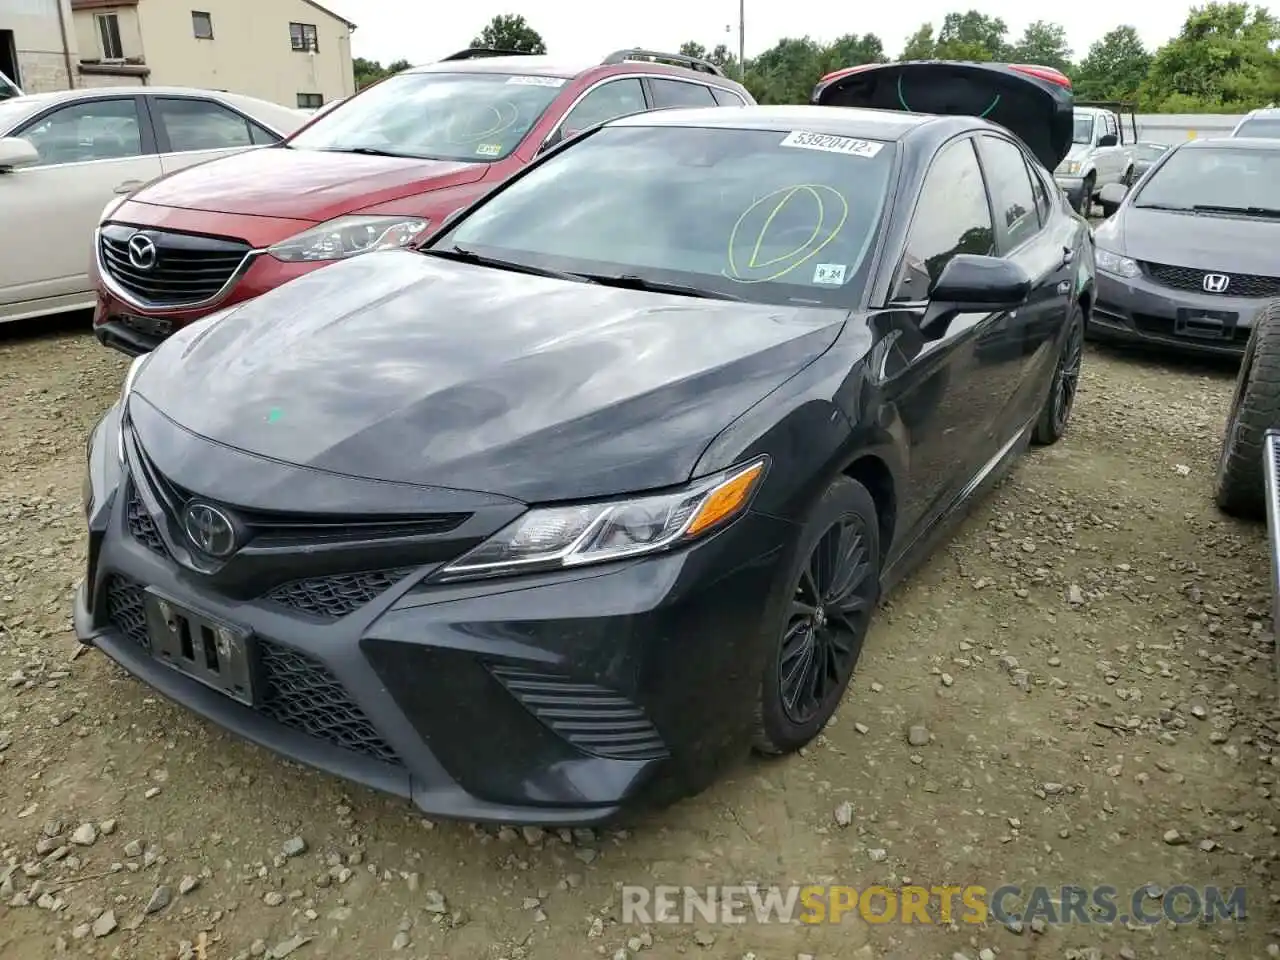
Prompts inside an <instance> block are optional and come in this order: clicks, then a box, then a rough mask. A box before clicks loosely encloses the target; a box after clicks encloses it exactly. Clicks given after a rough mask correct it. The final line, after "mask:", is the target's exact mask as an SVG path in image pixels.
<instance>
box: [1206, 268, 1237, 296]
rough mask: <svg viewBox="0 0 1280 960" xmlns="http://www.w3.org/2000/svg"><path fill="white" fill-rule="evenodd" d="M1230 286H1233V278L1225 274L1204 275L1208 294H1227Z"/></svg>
mask: <svg viewBox="0 0 1280 960" xmlns="http://www.w3.org/2000/svg"><path fill="white" fill-rule="evenodd" d="M1229 286H1231V278H1230V277H1228V276H1227V275H1226V274H1225V273H1206V274H1205V275H1204V289H1205V292H1206V293H1226V292H1227V287H1229Z"/></svg>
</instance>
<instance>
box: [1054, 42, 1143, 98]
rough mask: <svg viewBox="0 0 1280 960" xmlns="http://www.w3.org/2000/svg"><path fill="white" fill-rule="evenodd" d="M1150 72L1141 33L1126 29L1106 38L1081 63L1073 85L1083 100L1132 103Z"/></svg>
mask: <svg viewBox="0 0 1280 960" xmlns="http://www.w3.org/2000/svg"><path fill="white" fill-rule="evenodd" d="M1150 68H1151V53H1150V52H1149V51H1148V50H1147V48H1146V47H1145V46H1144V45H1143V43H1142V39H1141V38H1140V37H1139V36H1138V31H1137V30H1135V29H1134V28H1133V27H1131V26H1128V25H1125V26H1120V27H1116V28H1115V29H1114V30H1112V31H1110V32H1108V33H1106V34H1104V35H1103V37H1102V39H1101V40H1098V41H1097V42H1096V43H1094V45H1093V46H1091V47H1090V48H1089V53H1088V55H1087V56H1086V57H1085V58H1084V59H1083V60H1081V61H1080V66H1078V67H1077V68H1076V70H1075V75H1074V76H1073V77H1072V83H1073V85H1074V87H1075V91H1076V96H1077V97H1079V98H1080V99H1081V100H1132V99H1134V98H1135V97H1137V95H1138V87H1140V86H1141V85H1142V81H1143V80H1145V79H1146V77H1147V71H1148V70H1149V69H1150Z"/></svg>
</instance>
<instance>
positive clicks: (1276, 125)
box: [1234, 117, 1280, 139]
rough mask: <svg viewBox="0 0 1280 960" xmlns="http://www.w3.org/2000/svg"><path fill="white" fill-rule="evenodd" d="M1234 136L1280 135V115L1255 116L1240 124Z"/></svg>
mask: <svg viewBox="0 0 1280 960" xmlns="http://www.w3.org/2000/svg"><path fill="white" fill-rule="evenodd" d="M1234 136H1237V137H1264V138H1267V139H1273V138H1275V137H1280V117H1253V118H1252V119H1249V120H1246V121H1245V122H1244V123H1242V124H1240V128H1239V129H1238V130H1236V132H1235V134H1234Z"/></svg>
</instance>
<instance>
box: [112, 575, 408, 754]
mask: <svg viewBox="0 0 1280 960" xmlns="http://www.w3.org/2000/svg"><path fill="white" fill-rule="evenodd" d="M104 594H105V599H104V603H105V605H106V612H107V620H108V623H109V624H110V626H111V627H112V629H114V630H116V631H118V632H119V633H120V634H121V635H122V636H124V637H125V639H127V640H129V641H131V642H132V643H135V644H137V645H138V646H139V647H142V648H143V649H147V650H149V649H150V641H149V640H148V638H147V620H146V612H145V610H146V608H145V606H144V601H143V596H144V591H143V588H142V586H141V585H139V584H137V583H135V582H134V581H132V580H129V579H127V578H125V577H121V576H118V575H115V574H112V575H110V576H109V577H108V578H107V583H106V589H105V591H104ZM255 648H256V650H257V652H258V670H257V674H256V676H257V682H258V684H259V698H258V703H257V705H256V706H255V708H254V709H256V710H257V711H258V712H259V713H261V714H262V715H263V716H265V717H268V718H269V719H271V720H274V721H275V722H276V723H279V724H281V725H283V726H286V727H289V728H291V729H294V730H298V731H301V732H302V733H305V734H307V735H308V736H312V737H315V738H316V739H318V740H324V741H326V742H328V743H331V744H333V745H334V746H337V747H341V748H342V749H344V750H351V751H353V752H355V753H360V754H363V755H365V756H368V757H372V758H373V759H375V760H380V761H382V762H383V763H391V764H397V765H400V764H401V761H400V758H399V757H398V756H397V755H396V752H395V751H394V750H392V749H391V746H390V745H389V744H388V743H387V742H386V741H385V740H383V739H382V737H381V736H380V735H379V733H378V731H377V730H375V729H374V727H373V724H372V723H370V722H369V718H368V717H366V716H365V715H364V711H362V710H361V709H360V708H359V707H358V706H357V705H356V703H355V702H354V701H353V700H352V699H351V697H350V696H349V695H348V694H347V692H346V690H345V689H343V686H342V684H341V683H339V682H338V679H337V678H336V677H334V676H333V674H332V673H330V672H329V670H328V669H327V668H326V667H325V666H324V664H322V663H320V661H318V660H316V659H314V658H312V657H310V656H307V655H306V654H304V653H302V652H300V651H297V650H294V649H292V648H290V647H285V646H282V645H280V644H277V643H274V642H272V641H271V640H268V639H266V638H265V637H256V638H255Z"/></svg>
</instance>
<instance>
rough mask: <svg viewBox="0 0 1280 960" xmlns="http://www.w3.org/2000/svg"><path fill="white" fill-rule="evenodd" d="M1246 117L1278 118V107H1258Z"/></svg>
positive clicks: (1279, 112) (1279, 108)
mask: <svg viewBox="0 0 1280 960" xmlns="http://www.w3.org/2000/svg"><path fill="white" fill-rule="evenodd" d="M1245 116H1246V117H1276V116H1280V107H1258V108H1257V109H1256V110H1250V111H1249V112H1248V113H1247V114H1245Z"/></svg>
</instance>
